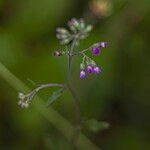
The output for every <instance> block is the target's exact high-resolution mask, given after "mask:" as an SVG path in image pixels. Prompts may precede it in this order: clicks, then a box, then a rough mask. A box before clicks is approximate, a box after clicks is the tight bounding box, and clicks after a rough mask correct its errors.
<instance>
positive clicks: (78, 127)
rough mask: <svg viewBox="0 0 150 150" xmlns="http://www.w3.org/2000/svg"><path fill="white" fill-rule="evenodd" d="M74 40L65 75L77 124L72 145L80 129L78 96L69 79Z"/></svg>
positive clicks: (75, 40) (74, 46)
mask: <svg viewBox="0 0 150 150" xmlns="http://www.w3.org/2000/svg"><path fill="white" fill-rule="evenodd" d="M76 42H77V39H74V40H73V43H72V45H71V50H70V52H69V55H68V75H67V79H68V89H69V91H70V93H71V95H72V100H73V103H74V107H75V110H76V124H77V126H76V131H75V133H74V135H73V137H72V143H73V144H74V145H76V142H77V139H78V137H79V134H80V131H81V113H80V106H79V101H78V97H77V95H76V92H75V90H74V88H73V85H72V81H71V63H72V58H73V53H74V51H75V48H76Z"/></svg>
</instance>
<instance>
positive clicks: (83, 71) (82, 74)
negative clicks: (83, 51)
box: [80, 70, 86, 79]
mask: <svg viewBox="0 0 150 150" xmlns="http://www.w3.org/2000/svg"><path fill="white" fill-rule="evenodd" d="M85 77H86V74H85V70H81V71H80V79H84V78H85Z"/></svg>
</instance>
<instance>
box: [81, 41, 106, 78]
mask: <svg viewBox="0 0 150 150" xmlns="http://www.w3.org/2000/svg"><path fill="white" fill-rule="evenodd" d="M107 45H108V44H107V42H100V43H96V44H94V45H93V46H92V47H91V51H92V54H93V55H95V56H97V55H99V54H100V52H101V48H106V47H107ZM87 50H90V48H89V49H86V50H83V51H82V52H81V54H82V55H83V60H82V63H81V64H80V79H84V78H85V77H86V73H87V74H92V73H94V74H100V73H101V69H100V68H99V67H98V66H97V65H96V63H95V61H94V60H92V59H91V58H90V57H88V56H87V55H86V54H85V52H86V51H87Z"/></svg>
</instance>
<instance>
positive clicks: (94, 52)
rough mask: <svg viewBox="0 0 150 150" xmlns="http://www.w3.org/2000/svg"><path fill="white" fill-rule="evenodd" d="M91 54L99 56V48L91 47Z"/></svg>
mask: <svg viewBox="0 0 150 150" xmlns="http://www.w3.org/2000/svg"><path fill="white" fill-rule="evenodd" d="M92 53H93V55H99V54H100V48H99V47H93V48H92Z"/></svg>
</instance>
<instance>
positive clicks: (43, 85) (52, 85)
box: [26, 83, 65, 102]
mask: <svg viewBox="0 0 150 150" xmlns="http://www.w3.org/2000/svg"><path fill="white" fill-rule="evenodd" d="M48 87H64V88H65V85H64V84H58V83H48V84H41V85H40V86H38V87H37V88H35V89H34V90H32V91H31V92H30V93H28V94H26V97H29V98H28V99H27V102H29V101H31V100H32V99H33V97H34V96H35V95H36V94H37V93H38V92H39V91H40V90H42V89H45V88H48Z"/></svg>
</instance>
